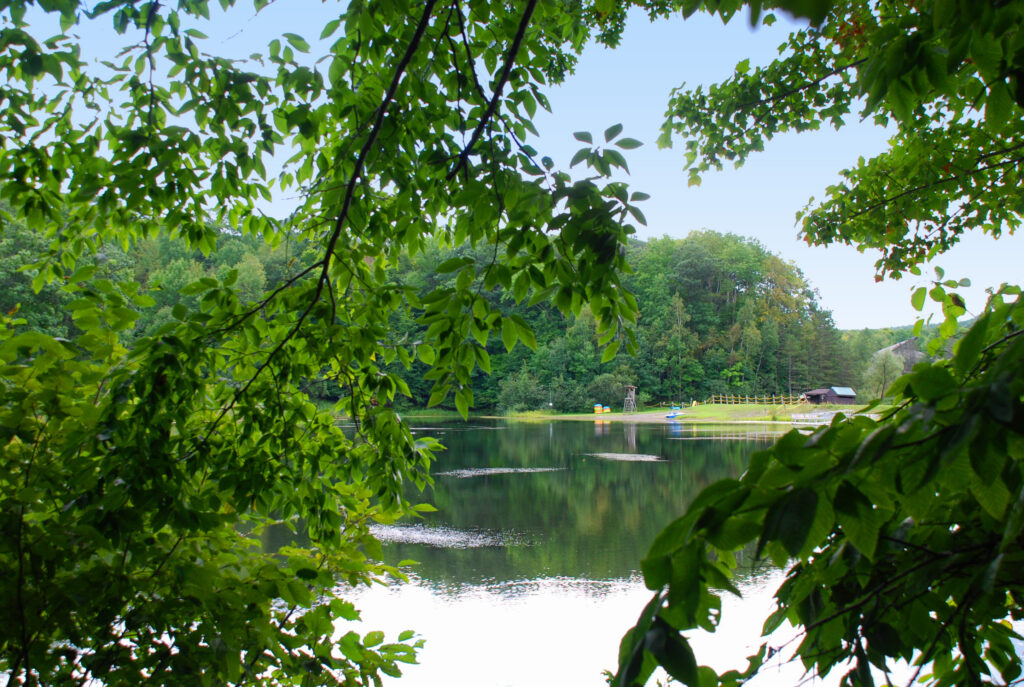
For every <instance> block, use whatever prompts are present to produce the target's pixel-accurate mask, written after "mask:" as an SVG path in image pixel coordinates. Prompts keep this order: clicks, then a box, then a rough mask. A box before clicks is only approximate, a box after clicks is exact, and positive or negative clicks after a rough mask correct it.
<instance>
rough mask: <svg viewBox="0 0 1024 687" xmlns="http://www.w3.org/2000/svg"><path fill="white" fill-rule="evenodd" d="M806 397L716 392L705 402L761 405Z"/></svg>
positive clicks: (789, 401)
mask: <svg viewBox="0 0 1024 687" xmlns="http://www.w3.org/2000/svg"><path fill="white" fill-rule="evenodd" d="M804 402H805V401H804V399H803V398H802V397H800V396H791V395H788V394H772V395H771V396H768V395H760V396H748V395H745V394H742V395H733V394H715V395H713V396H711V397H710V398H708V399H707V400H705V401H704V403H705V404H707V403H713V404H726V405H732V404H737V403H756V404H760V405H795V404H797V403H804Z"/></svg>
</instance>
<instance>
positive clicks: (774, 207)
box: [76, 0, 1024, 329]
mask: <svg viewBox="0 0 1024 687" xmlns="http://www.w3.org/2000/svg"><path fill="white" fill-rule="evenodd" d="M343 8H344V4H343V3H341V4H339V3H333V2H327V3H322V2H317V1H316V0H288V2H281V3H271V4H270V5H269V6H267V7H266V8H264V9H263V10H262V11H261V12H260V13H259V14H254V12H253V10H252V9H251V6H248V7H238V8H235V9H233V10H231V11H230V12H228V13H227V14H224V15H221V16H219V17H215V18H214V21H213V22H212V23H209V24H204V25H203V27H202V28H203V31H204V32H205V33H207V35H208V36H209V39H208V41H207V46H208V51H209V52H214V53H220V54H227V55H232V56H237V57H238V58H245V57H248V56H249V55H250V54H251V53H253V52H265V51H266V45H267V43H268V42H269V41H270V40H271V39H273V38H275V37H279V36H280V35H281V33H283V32H286V31H290V32H294V33H298V34H300V35H302V36H303V37H304V38H306V39H307V40H308V41H309V42H310V43H311V44H312V45H313V50H312V53H311V56H316V55H322V54H323V48H324V47H325V46H323V45H321V44H318V42H317V38H318V37H319V35H320V31H321V29H322V27H323V25H324V24H325V23H326V22H327V21H329V20H330V19H333V18H335V17H337V16H338V14H339V13H340V12H341V11H342V10H343ZM212 9H213V8H211V10H212ZM794 26H795V25H794V24H793V23H791V22H789V21H788V20H787V19H786V18H785V17H780V21H778V22H777V23H776V24H775V25H774V26H772V27H770V28H765V27H761V28H758V29H756V30H755V29H752V28H751V27H750V25H749V21H748V20H747V16H746V15H745V14H744V15H742V16H737V17H736V18H735V19H733V21H732V22H730V23H729V24H728V25H723V24H722V22H721V20H720V19H719V18H717V17H709V16H706V15H697V16H695V17H693V18H691V19H689V20H686V21H683V20H682V19H681V18H674V19H671V20H659V21H657V22H655V23H651V22H649V21H648V20H647V18H646V17H645V16H644V15H643V14H642V13H639V12H637V13H634V14H633V15H631V18H630V21H629V23H628V25H627V28H626V31H625V34H624V37H623V41H622V44H621V45H620V46H619V48H617V49H615V50H609V49H607V48H604V47H602V46H597V45H592V46H590V47H588V49H587V50H586V51H585V52H584V54H583V55H582V57H581V59H580V61H579V65H578V67H577V70H576V73H575V74H573V75H571V76H570V77H569V78H568V79H567V80H566V82H565V83H564V84H562V85H560V86H558V87H553V88H550V89H548V95H549V99H550V101H551V105H552V113H550V114H549V113H545V112H543V111H540V112H538V114H537V117H536V120H535V123H536V126H537V129H538V131H539V133H540V138H539V139H534V140H531V141H528V142H529V143H530V144H531V145H533V146H534V147H535V148H537V149H538V151H539V153H540V154H541V155H548V156H550V157H552V158H553V159H554V160H555V162H556V164H557V165H558V166H559V167H561V168H563V169H564V168H566V167H567V166H568V164H569V161H570V159H571V157H572V155H573V153H574V152H575V151H576V150H577V149H578V148H579V147H580V146H581V145H582V144H580V143H579V142H577V141H576V140H575V139H574V138H573V136H572V133H573V132H574V131H580V130H589V131H591V132H594V133H595V134H598V133H599V132H601V131H603V130H604V129H605V128H607V127H609V126H611V125H613V124H616V123H621V124H623V125H624V127H625V128H624V133H623V135H625V136H630V137H633V138H637V139H639V140H641V141H643V142H644V144H645V145H644V146H643V147H641V148H639V149H637V150H631V151H624V152H625V155H626V159H627V161H628V162H629V165H630V169H631V175H630V176H629V177H624V180H625V181H627V182H628V183H629V184H630V186H631V187H632V190H638V191H644V192H646V193H649V194H650V195H651V196H652V197H651V199H650V200H648V201H646V203H645V204H644V206H643V210H644V213H645V214H646V216H647V220H648V225H647V227H638V229H639V232H638V237H639V238H641V239H644V238H652V237H659V236H662V235H669V236H673V237H683V236H686V235H687V234H689V233H690V232H691V231H694V230H698V229H703V228H707V229H713V230H715V231H718V232H723V233H735V234H739V235H742V236H747V237H752V238H755V239H757V240H758V241H760V242H761V243H762V244H764V246H765V247H766V248H768V249H769V250H770V251H772V252H774V253H776V254H778V255H780V256H782V257H783V258H785V259H787V260H791V261H793V262H795V263H796V264H797V265H798V266H799V267H800V268H801V269H802V270H803V272H804V273H805V275H806V276H807V277H808V279H809V281H810V283H811V284H812V286H813V287H814V288H816V289H817V290H818V291H819V293H820V302H821V304H822V305H823V307H825V308H826V309H829V310H831V311H832V312H833V315H834V318H835V321H836V324H837V325H838V326H839V327H840V328H844V329H860V328H864V327H871V328H878V327H886V326H897V325H906V324H911V323H913V321H914V320H915V318H916V316H917V313H916V312H915V311H914V310H913V309H912V308H911V306H910V292H911V290H912V289H913V288H914V287H916V286H919V285H921V284H922V283H925V282H926V281H927V278H928V277H929V276H932V271H931V269H926V270H925V272H924V275H923V276H922V277H914V276H913V275H907V277H905V278H904V279H902V280H901V281H896V282H893V281H886V282H883V283H876V282H875V270H874V262H875V259H876V256H875V255H873V254H871V253H865V254H861V253H858V252H857V250H856V249H854V248H852V247H847V246H834V247H829V248H819V247H809V246H807V245H806V244H804V243H803V241H801V240H800V239H799V237H798V229H797V227H796V225H795V218H794V216H795V213H796V212H797V211H798V210H800V209H801V208H803V207H804V206H805V205H806V204H807V202H808V201H809V200H810V199H811V198H812V197H814V196H818V197H821V196H823V195H824V191H825V188H826V187H827V186H829V185H830V184H834V183H836V182H837V181H838V179H839V177H838V172H839V171H840V170H841V169H843V168H845V167H848V166H851V165H852V164H853V163H855V162H856V160H857V157H858V156H860V155H864V156H868V157H870V156H873V155H875V154H877V153H878V152H880V151H881V150H883V148H884V146H885V140H886V136H887V134H886V132H885V130H884V129H881V128H879V127H877V126H875V125H873V124H872V123H870V122H863V123H862V122H858V121H855V118H854V117H851V118H850V124H849V125H848V126H847V127H845V128H844V129H843V130H841V131H839V132H836V131H834V130H831V129H827V130H822V131H818V132H812V133H804V134H793V135H786V136H781V137H778V138H776V139H775V140H774V141H771V142H769V143H768V144H767V146H766V151H765V152H763V153H761V154H759V155H756V156H755V157H753V158H752V159H750V160H749V161H748V162H747V164H746V165H745V166H744V167H742V168H741V169H738V170H733V169H727V170H723V171H722V172H718V173H710V174H708V175H706V176H705V177H704V181H703V183H702V184H701V186H699V187H695V188H687V184H686V176H685V174H684V172H683V162H684V160H683V152H682V151H683V145H682V143H683V142H682V141H680V140H678V139H677V140H676V142H675V148H673V149H666V150H659V149H658V148H657V146H656V144H655V140H656V138H657V136H658V133H659V128H660V126H661V124H662V122H663V120H664V111H665V107H666V102H667V101H668V97H669V93H670V91H671V90H672V89H673V88H676V87H679V86H680V85H682V84H683V83H685V84H686V85H687V87H695V86H697V85H699V84H705V85H706V84H711V83H715V82H717V81H720V80H723V79H725V78H728V77H729V76H730V75H731V74H732V72H733V67H734V65H735V64H736V63H737V62H738V61H740V60H742V59H746V58H749V59H750V62H751V64H752V65H758V64H766V63H768V62H770V61H771V60H772V59H774V58H775V57H776V56H777V54H778V51H777V48H778V46H779V45H780V44H781V43H782V42H783V41H784V40H785V38H786V35H787V34H788V32H789V30H790V29H792V28H793V27H794ZM76 31H77V32H78V33H79V35H80V36H81V37H82V41H83V49H84V52H85V53H86V54H91V55H93V56H95V57H106V55H105V53H107V52H108V51H110V50H111V48H112V47H114V46H115V45H123V44H124V43H125V42H127V41H130V40H131V39H130V38H129V39H126V38H124V37H122V38H120V39H115V40H116V42H113V43H111V42H110V41H111V38H112V37H111V36H110V35H109V34H107V35H104V32H101V31H96V30H94V29H91V28H79V29H76ZM318 49H319V50H318ZM601 140H602V139H601V137H600V136H599V135H595V141H601ZM574 171H575V172H577V173H578V174H581V175H582V174H584V171H583V169H581V168H580V169H577V170H574ZM287 195H288V194H281V196H282V197H280V198H278V199H276V200H275V202H274V203H273V204H272V207H271V208H270V210H271V211H272V212H274V213H275V214H278V215H284V214H287V212H288V211H289V210H290V209H291V207H293V205H294V203H295V200H294V199H293V198H289V197H287ZM1022 257H1024V237H1021V236H1004V237H1003V238H1001V239H999V240H995V239H992V238H991V237H988V236H983V235H981V234H980V233H979V234H978V235H974V236H969V237H967V238H966V239H965V240H963V241H962V242H961V245H959V246H958V247H957V248H955V249H954V250H953V251H951V252H949V253H947V254H946V255H944V256H941V257H940V258H939V259H938V260H937V261H936V263H935V264H937V265H939V266H941V267H942V268H943V269H944V270H945V271H946V277H947V278H955V279H959V278H961V277H968V278H970V279H971V280H972V282H973V285H972V287H971V288H970V289H964V290H963V291H962V293H963V295H964V297H965V299H966V301H967V305H968V310H969V312H976V311H978V310H979V309H980V308H981V306H982V305H983V302H984V298H985V294H984V289H985V288H986V287H994V286H998V285H999V284H1000V283H1002V282H1016V281H1019V280H1020V278H1019V276H1018V275H1019V274H1020V267H1019V265H1020V262H1021V258H1022Z"/></svg>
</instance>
